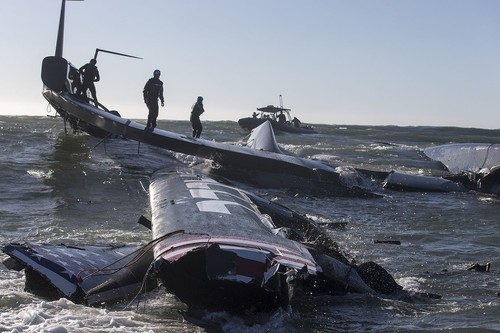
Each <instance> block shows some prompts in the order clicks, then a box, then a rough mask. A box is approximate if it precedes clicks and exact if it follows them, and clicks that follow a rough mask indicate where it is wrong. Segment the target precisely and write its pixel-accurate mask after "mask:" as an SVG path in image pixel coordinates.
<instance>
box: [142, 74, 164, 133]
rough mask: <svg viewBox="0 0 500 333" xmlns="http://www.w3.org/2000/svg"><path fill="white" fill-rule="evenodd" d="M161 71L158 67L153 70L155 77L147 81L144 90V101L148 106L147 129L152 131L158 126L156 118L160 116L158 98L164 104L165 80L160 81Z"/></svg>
mask: <svg viewBox="0 0 500 333" xmlns="http://www.w3.org/2000/svg"><path fill="white" fill-rule="evenodd" d="M160 74H161V73H160V71H159V70H158V69H156V70H155V71H154V72H153V77H152V78H150V79H149V80H148V82H146V85H145V86H144V90H143V91H142V93H143V95H144V103H146V105H147V106H148V110H149V114H148V123H147V125H146V128H145V129H146V130H147V131H152V130H153V129H154V128H155V127H156V118H158V98H159V99H160V101H161V106H163V105H164V99H163V82H161V81H160Z"/></svg>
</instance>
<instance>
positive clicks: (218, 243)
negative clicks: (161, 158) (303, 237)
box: [150, 172, 318, 312]
mask: <svg viewBox="0 0 500 333" xmlns="http://www.w3.org/2000/svg"><path fill="white" fill-rule="evenodd" d="M150 196H151V207H152V231H153V238H154V239H155V241H158V242H157V244H156V245H155V247H154V253H155V255H154V256H155V268H156V274H157V275H158V277H159V278H160V279H161V280H162V282H163V283H164V284H165V286H166V287H167V289H169V290H171V291H172V292H173V293H174V294H175V295H177V296H178V297H179V298H180V299H181V300H182V301H183V302H185V303H186V304H188V305H189V306H191V307H194V308H204V309H208V310H212V311H220V310H225V311H228V312H239V311H243V310H251V311H257V312H259V311H265V312H268V311H272V310H275V309H277V308H279V307H286V306H287V305H288V304H289V300H290V297H291V296H292V294H293V287H294V285H295V282H296V280H305V279H307V278H308V276H310V275H316V273H317V270H318V268H317V267H316V263H315V262H314V259H313V258H312V256H311V254H310V253H309V251H308V250H307V249H306V248H305V247H304V246H302V245H301V244H300V243H297V242H294V241H291V240H289V239H286V238H283V237H281V236H278V235H276V234H275V232H274V225H272V222H271V220H269V219H267V218H266V217H265V216H263V215H261V214H260V213H259V212H258V210H257V208H256V207H255V206H254V205H253V204H252V202H251V201H250V199H249V198H248V197H247V196H246V195H245V194H244V193H243V192H241V191H240V190H238V189H236V188H233V187H230V186H227V185H224V184H221V183H218V182H215V181H214V180H212V179H210V178H206V177H203V176H198V175H193V174H177V173H161V172H160V173H158V174H156V176H155V179H154V180H153V182H152V183H151V185H150ZM180 230H182V232H176V231H180Z"/></svg>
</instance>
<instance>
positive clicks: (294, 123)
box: [292, 117, 301, 127]
mask: <svg viewBox="0 0 500 333" xmlns="http://www.w3.org/2000/svg"><path fill="white" fill-rule="evenodd" d="M292 123H293V125H294V126H295V127H300V124H301V121H300V120H299V119H298V118H297V117H293V119H292Z"/></svg>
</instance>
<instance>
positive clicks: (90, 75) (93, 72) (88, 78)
mask: <svg viewBox="0 0 500 333" xmlns="http://www.w3.org/2000/svg"><path fill="white" fill-rule="evenodd" d="M96 63H97V60H95V59H90V62H89V63H88V64H85V65H83V66H82V67H80V69H79V71H80V74H81V75H82V77H83V83H82V85H81V87H80V88H79V89H81V90H80V91H77V94H78V95H81V94H83V97H85V99H86V100H87V89H88V90H90V93H91V94H92V98H93V99H94V105H95V106H98V103H97V95H96V92H95V85H94V82H97V81H99V80H100V79H101V78H100V76H99V70H98V69H97V66H96V65H95V64H96Z"/></svg>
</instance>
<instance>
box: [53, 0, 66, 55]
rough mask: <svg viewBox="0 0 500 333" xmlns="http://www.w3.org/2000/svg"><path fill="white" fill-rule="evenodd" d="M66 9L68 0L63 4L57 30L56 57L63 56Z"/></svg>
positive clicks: (63, 0) (63, 1) (64, 0)
mask: <svg viewBox="0 0 500 333" xmlns="http://www.w3.org/2000/svg"><path fill="white" fill-rule="evenodd" d="M65 9H66V0H62V2H61V14H60V15H59V29H58V30H57V43H56V54H55V56H56V57H61V58H62V56H63V40H64V12H65Z"/></svg>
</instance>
